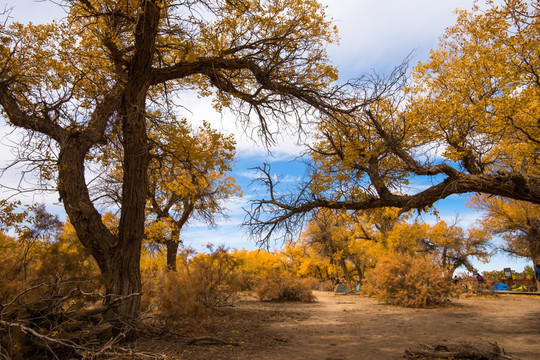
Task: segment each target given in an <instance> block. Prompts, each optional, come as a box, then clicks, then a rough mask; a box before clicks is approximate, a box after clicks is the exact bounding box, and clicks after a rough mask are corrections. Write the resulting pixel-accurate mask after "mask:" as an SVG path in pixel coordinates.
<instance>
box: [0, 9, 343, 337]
mask: <svg viewBox="0 0 540 360" xmlns="http://www.w3.org/2000/svg"><path fill="white" fill-rule="evenodd" d="M66 6H67V7H68V8H67V10H68V16H67V19H66V20H65V21H62V22H54V23H51V24H45V25H33V24H28V25H22V24H18V23H13V24H11V25H6V24H5V23H2V26H1V27H0V34H1V35H0V59H1V60H0V105H1V106H2V109H3V116H4V117H5V118H6V119H7V120H8V122H9V124H11V125H13V126H15V127H17V128H19V129H21V130H23V131H24V132H25V134H26V138H25V139H23V141H22V142H23V143H25V145H26V149H29V151H32V152H33V155H34V156H33V157H31V159H33V160H35V161H34V166H36V167H37V169H38V171H40V175H41V176H42V179H45V180H51V181H54V182H55V183H56V186H57V189H58V192H59V195H60V199H61V200H62V202H63V204H64V207H65V209H66V212H67V214H68V216H69V219H70V221H71V223H72V225H73V227H74V228H75V230H76V232H77V237H78V238H79V240H80V241H81V243H82V244H83V245H84V246H85V247H86V248H87V249H89V251H90V252H91V254H92V256H93V257H94V258H95V260H96V262H97V264H98V266H99V268H100V270H101V272H102V274H103V277H104V279H105V282H106V287H107V295H108V296H107V298H106V302H108V303H112V302H114V304H115V307H114V313H115V314H114V319H110V321H111V322H113V323H114V324H115V332H121V331H124V330H125V331H126V332H127V334H128V338H129V337H130V336H132V335H134V331H133V325H134V323H135V322H136V321H137V318H138V314H139V310H140V292H141V279H140V264H139V260H140V253H141V244H142V239H143V236H144V222H145V204H146V199H147V191H148V176H147V175H148V166H149V162H150V157H151V156H150V140H149V134H148V122H149V121H151V118H150V117H149V116H148V114H150V113H153V112H154V111H157V110H161V111H162V112H163V113H164V114H166V115H170V116H164V118H165V119H168V118H172V116H173V114H172V113H173V112H174V106H173V105H174V101H173V100H174V99H175V97H174V96H173V95H179V94H180V91H181V90H185V89H198V90H199V92H200V94H201V95H203V96H204V95H211V94H214V95H215V99H216V106H217V107H218V108H221V107H225V106H228V107H231V108H233V109H234V110H235V111H236V113H237V114H238V115H239V118H240V119H243V120H245V121H249V120H250V118H251V117H252V115H254V116H255V117H256V119H257V120H258V123H259V129H260V133H261V134H263V135H265V136H266V139H267V140H268V141H271V140H272V127H271V126H270V125H271V124H272V123H273V122H278V123H281V124H286V123H287V121H290V120H292V119H291V117H287V116H285V114H289V113H290V114H292V115H294V116H295V117H294V119H296V120H298V121H302V120H304V119H305V118H306V117H305V115H310V113H311V111H310V109H308V108H306V106H304V105H303V104H304V103H306V104H311V105H315V106H317V107H321V106H322V105H324V104H325V103H327V102H328V101H329V99H330V95H332V94H333V92H330V91H328V92H323V90H324V88H325V87H326V85H327V83H328V82H329V81H332V80H334V79H335V78H336V72H335V70H334V69H333V68H332V67H331V66H329V65H326V64H325V60H326V53H325V46H326V44H327V43H328V42H330V41H332V40H333V39H334V36H335V28H334V27H332V26H331V25H330V23H329V22H328V21H327V20H325V18H324V10H323V8H322V6H321V5H320V4H318V3H317V2H314V1H310V0H285V1H282V0H279V1H278V0H268V1H262V0H261V1H257V0H253V1H237V2H233V1H221V0H211V1H174V0H165V1H163V0H141V1H137V2H134V1H130V0H121V1H111V0H79V1H77V0H76V1H70V2H68V3H67V5H66ZM113 146H116V147H120V148H121V150H122V154H123V156H122V174H123V175H122V177H123V181H122V198H121V209H120V220H119V225H118V232H117V233H113V232H111V231H110V230H109V229H108V228H107V227H106V226H105V225H104V224H103V221H102V216H101V214H100V212H99V211H98V209H97V208H96V204H95V203H94V200H95V199H94V198H92V197H91V196H90V190H91V189H90V185H91V181H90V180H89V179H88V178H87V175H89V174H93V175H95V174H98V173H99V171H100V167H99V165H100V162H99V161H106V158H107V155H108V153H109V152H110V151H111V150H110V149H111V147H113ZM37 165H39V166H37ZM115 299H121V300H122V301H116V302H115ZM108 316H111V317H112V313H110V312H109V313H108Z"/></svg>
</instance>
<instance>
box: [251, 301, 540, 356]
mask: <svg viewBox="0 0 540 360" xmlns="http://www.w3.org/2000/svg"><path fill="white" fill-rule="evenodd" d="M317 297H318V299H319V302H318V303H317V304H314V305H309V304H307V305H306V304H302V305H300V306H297V309H298V310H299V311H300V312H301V313H305V314H306V317H305V319H302V318H301V319H293V320H291V321H284V322H278V323H275V324H272V325H271V326H270V329H271V330H273V331H274V332H275V333H276V334H277V336H279V337H282V338H285V339H287V340H288V342H286V343H284V344H276V347H275V348H273V349H268V350H269V351H268V352H265V351H263V352H262V353H261V354H258V355H257V358H258V359H275V358H276V355H277V354H279V357H280V358H284V359H326V360H330V359H332V360H334V359H335V360H337V359H343V360H345V359H360V358H362V359H381V360H382V359H401V358H402V357H403V354H404V351H405V349H407V348H410V347H413V348H417V347H418V344H419V343H426V344H433V345H436V344H444V343H445V342H446V343H459V342H471V343H474V342H477V341H489V342H494V341H495V342H497V343H499V345H501V346H502V347H503V348H504V349H505V350H506V351H507V352H508V353H510V354H512V355H514V356H516V357H518V358H520V359H524V360H525V359H530V360H533V359H540V298H517V297H510V296H505V297H497V298H487V299H474V300H460V301H457V302H455V305H453V306H450V307H446V308H443V309H422V310H417V309H403V308H397V307H392V306H385V305H380V304H378V303H377V302H375V301H373V300H371V299H367V298H364V297H359V296H336V295H334V294H332V293H317Z"/></svg>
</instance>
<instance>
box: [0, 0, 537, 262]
mask: <svg viewBox="0 0 540 360" xmlns="http://www.w3.org/2000/svg"><path fill="white" fill-rule="evenodd" d="M321 2H322V3H323V4H325V5H326V6H327V10H326V14H327V16H328V18H331V19H332V20H333V21H334V23H335V24H336V25H337V27H338V29H339V36H340V41H339V44H336V45H334V44H332V45H330V46H329V47H328V53H329V57H330V60H331V62H332V64H333V65H334V66H335V67H337V69H338V70H339V76H340V79H349V78H353V77H357V76H359V75H361V74H362V73H366V72H370V71H375V72H377V73H381V74H384V73H389V72H390V71H391V70H392V69H393V68H394V67H395V66H397V65H399V64H400V63H401V62H402V61H403V59H405V58H406V57H407V56H408V55H409V54H411V53H412V54H413V57H412V61H411V64H412V65H414V64H416V63H417V62H418V61H425V60H426V59H427V58H428V56H429V51H430V50H431V49H434V48H436V47H437V44H438V41H439V38H440V37H441V36H442V35H443V34H444V31H445V28H446V27H448V26H451V25H453V24H454V23H455V20H456V14H455V10H456V9H471V8H472V6H473V4H474V3H475V1H474V0H436V1H435V0H409V1H403V0H322V1H321ZM4 5H6V6H7V7H13V9H12V12H11V16H12V17H13V18H14V19H15V20H17V21H20V22H28V21H33V22H48V21H50V19H53V18H57V19H58V18H61V17H63V16H64V14H63V13H62V12H61V10H60V11H59V9H58V7H57V6H55V5H54V4H52V3H51V2H49V1H33V0H7V1H6V0H3V1H2V2H0V11H1V10H2V9H3V8H4ZM182 102H183V104H185V106H186V109H185V110H183V111H184V113H183V114H181V115H183V116H185V117H186V118H188V119H190V121H192V122H193V123H194V124H200V123H202V121H203V120H206V121H209V122H210V123H211V124H212V125H213V126H214V127H215V128H218V129H220V130H221V131H222V132H224V133H227V134H228V133H233V134H235V138H236V141H237V154H238V156H237V160H236V165H235V167H234V169H233V173H232V175H233V176H234V177H235V178H236V179H237V182H238V184H239V185H241V186H242V189H243V191H244V196H243V197H242V198H235V199H232V200H231V201H230V202H229V203H228V205H227V208H228V215H229V219H228V220H220V221H218V226H217V227H215V228H210V229H209V228H208V227H207V226H206V225H204V224H199V223H197V222H192V223H189V224H188V227H187V228H185V229H184V230H183V233H182V240H183V242H184V245H186V246H191V247H193V248H195V249H196V250H199V251H202V250H204V249H205V245H206V244H209V243H212V244H214V245H221V244H223V245H225V246H226V247H228V248H248V249H255V248H256V247H257V246H256V244H255V243H253V242H252V241H250V240H249V239H248V238H247V235H246V229H244V228H242V227H241V226H240V224H241V223H242V221H243V218H244V215H245V212H244V210H243V208H247V207H248V202H249V200H250V199H253V198H254V196H255V195H254V190H253V189H252V188H249V187H248V185H249V184H250V183H251V181H252V179H253V174H254V172H253V170H252V168H254V167H256V166H261V165H262V164H263V163H264V162H268V163H271V165H272V169H273V170H274V171H276V173H279V174H280V175H281V176H282V177H283V179H284V182H290V183H291V184H292V183H295V182H297V181H298V180H299V179H300V177H301V176H302V168H301V166H299V165H298V163H297V162H295V161H294V159H295V158H296V157H297V156H298V155H299V153H300V152H301V151H302V149H301V148H299V147H298V146H297V145H296V144H295V138H294V137H293V136H289V135H286V134H284V135H283V136H282V137H281V138H278V139H277V141H278V142H277V144H276V146H274V147H273V148H271V149H270V153H269V152H268V151H267V150H266V149H265V148H264V147H262V146H261V145H260V144H259V143H258V142H257V140H254V139H252V138H250V137H249V136H248V135H247V134H244V133H243V132H242V131H240V130H239V129H238V128H237V126H236V125H235V121H234V118H233V116H232V115H231V114H230V113H227V112H225V113H222V114H218V113H216V112H215V111H214V110H213V108H212V107H211V104H210V100H209V99H199V98H198V97H197V96H196V95H194V94H185V95H183V98H182ZM0 132H1V136H0V143H2V144H6V143H8V142H9V137H6V136H5V135H6V134H7V132H8V129H7V128H6V127H0ZM10 158H12V157H10V153H9V151H8V150H6V149H5V147H4V148H2V149H1V150H0V161H2V162H4V164H5V163H6V161H8V160H9V159H10ZM17 175H18V170H15V171H11V172H8V173H6V174H4V176H3V177H2V178H0V183H4V184H5V183H8V184H9V183H11V184H14V183H15V182H16V181H17V180H18V177H17ZM467 200H468V196H458V195H455V196H451V197H449V198H447V199H445V200H442V201H439V202H438V203H436V208H437V210H438V211H439V214H440V217H441V218H442V219H443V220H446V221H447V222H453V221H454V220H455V219H456V218H458V219H459V221H460V222H459V225H460V226H461V227H464V228H466V227H468V226H470V225H471V224H473V223H474V222H475V221H476V219H478V218H479V217H480V216H481V214H480V213H478V212H476V211H474V210H471V209H469V208H467V207H466V206H465V202H466V201H467ZM24 201H26V202H32V201H43V202H45V203H47V205H48V209H49V211H51V212H54V213H57V214H59V215H60V216H61V217H62V216H65V212H64V211H63V208H62V205H61V204H60V203H58V199H57V195H56V194H49V195H46V196H36V195H27V196H26V198H25V200H24ZM425 220H426V221H429V222H433V221H434V219H433V218H432V217H431V218H430V217H426V219H425ZM271 245H273V246H276V247H278V248H279V247H280V245H281V244H271ZM525 265H531V264H529V262H527V261H525V260H523V259H512V258H508V257H506V256H502V255H497V256H495V257H493V258H492V259H491V261H490V263H488V264H481V263H479V262H475V266H476V267H477V269H478V270H480V271H489V270H502V269H503V268H505V267H511V268H512V269H515V270H517V271H521V270H522V269H523V268H524V266H525Z"/></svg>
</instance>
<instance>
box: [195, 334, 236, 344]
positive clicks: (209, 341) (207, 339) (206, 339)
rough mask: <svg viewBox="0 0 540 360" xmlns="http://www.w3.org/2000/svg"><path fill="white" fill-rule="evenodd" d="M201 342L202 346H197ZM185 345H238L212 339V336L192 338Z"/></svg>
mask: <svg viewBox="0 0 540 360" xmlns="http://www.w3.org/2000/svg"><path fill="white" fill-rule="evenodd" d="M201 342H204V344H198V343H201ZM187 344H188V345H232V346H239V345H240V344H238V343H236V342H230V341H227V340H223V339H220V338H216V337H212V336H202V337H197V338H193V339H191V340H189V341H188V342H187Z"/></svg>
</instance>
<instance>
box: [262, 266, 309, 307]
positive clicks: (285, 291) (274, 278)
mask: <svg viewBox="0 0 540 360" xmlns="http://www.w3.org/2000/svg"><path fill="white" fill-rule="evenodd" d="M312 286H313V282H312V281H311V280H310V279H300V278H297V277H295V276H292V275H290V274H288V273H286V272H284V271H274V272H272V273H270V275H269V276H267V277H262V276H259V277H256V278H255V283H254V284H253V289H254V290H255V294H256V295H257V297H258V298H259V300H261V301H304V302H311V301H315V300H316V297H315V295H313V292H312V290H311V289H312Z"/></svg>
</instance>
